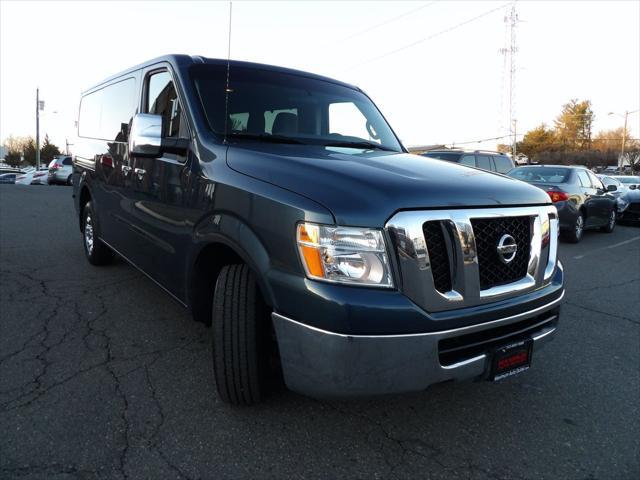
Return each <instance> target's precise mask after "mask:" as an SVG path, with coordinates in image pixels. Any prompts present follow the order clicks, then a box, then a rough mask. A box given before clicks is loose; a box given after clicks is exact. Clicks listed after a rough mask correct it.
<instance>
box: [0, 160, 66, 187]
mask: <svg viewBox="0 0 640 480" xmlns="http://www.w3.org/2000/svg"><path fill="white" fill-rule="evenodd" d="M72 174H73V163H72V160H71V156H70V155H57V156H55V157H54V158H53V160H51V162H49V165H47V166H46V167H40V168H39V169H38V170H37V171H36V168H35V167H29V168H26V169H23V170H20V169H3V170H2V171H1V172H0V183H5V184H6V183H10V184H18V185H56V184H58V185H60V184H61V185H71V184H72V182H73V175H72Z"/></svg>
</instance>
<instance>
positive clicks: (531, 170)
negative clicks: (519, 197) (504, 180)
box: [508, 167, 571, 183]
mask: <svg viewBox="0 0 640 480" xmlns="http://www.w3.org/2000/svg"><path fill="white" fill-rule="evenodd" d="M570 173H571V172H570V170H569V169H568V168H560V167H518V168H514V169H513V170H511V171H510V172H509V174H508V175H509V176H510V177H513V178H517V179H518V180H523V181H525V182H531V183H564V182H566V181H567V180H568V179H569V175H570Z"/></svg>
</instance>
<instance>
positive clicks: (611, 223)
mask: <svg viewBox="0 0 640 480" xmlns="http://www.w3.org/2000/svg"><path fill="white" fill-rule="evenodd" d="M616 219H617V215H616V209H615V208H613V209H611V212H610V213H609V220H608V221H607V224H606V225H605V226H604V227H600V231H601V232H604V233H611V232H613V230H614V229H615V228H616Z"/></svg>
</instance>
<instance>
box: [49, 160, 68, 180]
mask: <svg viewBox="0 0 640 480" xmlns="http://www.w3.org/2000/svg"><path fill="white" fill-rule="evenodd" d="M72 182H73V163H72V161H71V156H70V155H56V157H55V158H54V159H53V160H51V163H49V184H50V185H55V184H61V185H71V184H72Z"/></svg>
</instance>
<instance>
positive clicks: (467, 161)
mask: <svg viewBox="0 0 640 480" xmlns="http://www.w3.org/2000/svg"><path fill="white" fill-rule="evenodd" d="M460 164H461V165H467V166H468V167H475V166H476V157H475V155H463V156H462V158H460Z"/></svg>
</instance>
